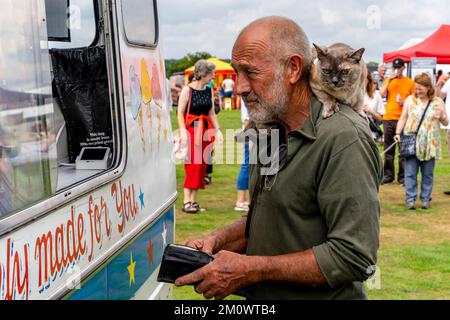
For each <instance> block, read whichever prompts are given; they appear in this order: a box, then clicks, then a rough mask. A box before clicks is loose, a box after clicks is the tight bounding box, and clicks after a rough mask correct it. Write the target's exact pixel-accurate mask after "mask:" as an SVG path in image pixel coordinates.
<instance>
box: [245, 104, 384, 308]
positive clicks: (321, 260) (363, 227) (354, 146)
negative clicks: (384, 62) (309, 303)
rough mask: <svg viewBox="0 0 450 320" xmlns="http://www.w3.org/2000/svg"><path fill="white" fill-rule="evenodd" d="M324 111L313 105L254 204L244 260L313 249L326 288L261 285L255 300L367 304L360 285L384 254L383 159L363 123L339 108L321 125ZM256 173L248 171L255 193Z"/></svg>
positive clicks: (293, 134)
mask: <svg viewBox="0 0 450 320" xmlns="http://www.w3.org/2000/svg"><path fill="white" fill-rule="evenodd" d="M321 110H322V105H321V103H320V102H319V101H318V100H317V99H316V98H315V97H313V98H312V101H311V114H310V116H309V118H307V120H306V122H305V124H304V126H303V128H302V129H301V130H300V131H294V132H290V133H289V134H288V140H287V146H288V147H287V150H288V151H287V158H286V161H287V162H286V164H285V165H284V166H282V167H281V170H280V171H279V173H278V175H277V176H276V178H273V179H275V180H272V181H271V179H269V180H268V181H269V183H268V184H266V186H269V187H263V188H262V190H261V193H260V194H259V196H258V198H257V202H256V207H255V211H254V214H253V216H252V219H251V222H250V231H249V239H248V247H247V254H248V255H251V256H278V255H284V254H289V253H294V252H303V251H306V250H308V249H313V252H314V255H315V257H316V259H317V262H318V264H319V267H320V270H321V271H322V273H323V274H324V276H325V278H326V279H327V282H328V286H325V287H323V288H320V289H313V288H311V287H307V286H299V285H296V284H292V283H269V282H264V283H260V284H257V285H255V286H254V287H253V289H252V292H251V293H252V298H253V299H292V300H297V299H366V298H367V296H366V293H365V290H364V285H363V281H365V280H367V279H368V278H369V277H370V276H371V275H372V274H371V272H372V271H373V266H375V264H376V260H377V250H378V247H379V231H380V201H379V197H378V192H379V187H380V182H381V179H382V172H383V171H382V163H381V158H380V154H379V152H378V149H377V146H376V144H375V142H374V141H373V138H372V134H371V132H370V129H369V126H368V124H367V122H366V120H364V119H363V118H362V117H361V116H360V115H358V114H357V113H356V112H355V111H353V110H352V109H351V108H349V107H347V106H341V111H340V112H339V113H337V114H335V115H333V116H332V117H331V118H328V119H323V117H322V116H321ZM255 149H256V148H255ZM256 169H257V167H256V165H252V166H251V177H250V190H253V188H254V186H255V183H256V180H257V175H256V174H257V170H256ZM272 183H273V186H272V187H271V188H270V185H271V184H272Z"/></svg>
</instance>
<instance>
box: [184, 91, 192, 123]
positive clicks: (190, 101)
mask: <svg viewBox="0 0 450 320" xmlns="http://www.w3.org/2000/svg"><path fill="white" fill-rule="evenodd" d="M188 88H189V100H188V106H187V112H186V115H185V118H184V123H187V121H188V116H189V114H190V112H191V103H192V88H191V87H190V86H188Z"/></svg>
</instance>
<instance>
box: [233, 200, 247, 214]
mask: <svg viewBox="0 0 450 320" xmlns="http://www.w3.org/2000/svg"><path fill="white" fill-rule="evenodd" d="M248 210H249V207H248V204H247V203H245V202H240V203H237V204H236V207H234V211H238V212H248Z"/></svg>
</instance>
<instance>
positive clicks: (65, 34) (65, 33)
mask: <svg viewBox="0 0 450 320" xmlns="http://www.w3.org/2000/svg"><path fill="white" fill-rule="evenodd" d="M45 10H46V13H47V29H48V40H49V46H50V48H81V47H87V46H90V45H91V44H92V43H93V42H94V40H95V38H96V35H97V34H96V33H97V31H96V30H97V29H96V21H95V14H94V13H95V10H94V1H88V0H70V1H69V0H66V1H64V0H45Z"/></svg>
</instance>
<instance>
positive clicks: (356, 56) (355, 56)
mask: <svg viewBox="0 0 450 320" xmlns="http://www.w3.org/2000/svg"><path fill="white" fill-rule="evenodd" d="M365 51H366V49H364V48H361V49H359V50H356V51H355V52H353V53H352V54H351V55H350V58H351V59H354V60H355V61H356V62H357V63H359V62H360V61H361V59H362V57H363V54H364V52H365Z"/></svg>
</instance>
